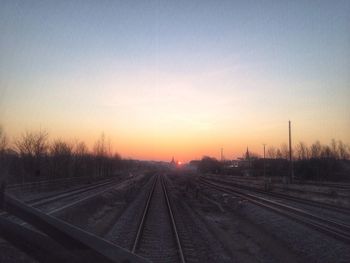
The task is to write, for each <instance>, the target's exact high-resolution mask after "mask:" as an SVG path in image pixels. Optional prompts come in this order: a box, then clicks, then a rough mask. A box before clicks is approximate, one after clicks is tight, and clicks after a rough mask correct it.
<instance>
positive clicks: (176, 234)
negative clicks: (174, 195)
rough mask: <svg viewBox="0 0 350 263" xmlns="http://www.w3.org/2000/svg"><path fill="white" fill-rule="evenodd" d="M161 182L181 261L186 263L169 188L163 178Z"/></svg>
mask: <svg viewBox="0 0 350 263" xmlns="http://www.w3.org/2000/svg"><path fill="white" fill-rule="evenodd" d="M161 178H162V179H161V182H162V187H163V192H164V194H165V199H166V203H167V207H168V211H169V215H170V218H171V222H172V227H173V231H174V234H175V237H176V243H177V247H178V249H179V255H180V259H181V262H182V263H185V262H186V260H185V256H184V253H183V250H182V245H181V241H180V237H179V234H178V231H177V227H176V223H175V218H174V213H173V211H172V209H171V205H170V199H169V196H168V192H167V188H166V183H165V181H164V180H165V179H164V178H163V177H161Z"/></svg>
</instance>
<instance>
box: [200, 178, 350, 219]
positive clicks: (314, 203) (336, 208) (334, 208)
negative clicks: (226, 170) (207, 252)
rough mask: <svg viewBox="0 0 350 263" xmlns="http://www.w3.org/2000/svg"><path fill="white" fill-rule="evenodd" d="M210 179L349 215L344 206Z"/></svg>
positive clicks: (349, 211)
mask: <svg viewBox="0 0 350 263" xmlns="http://www.w3.org/2000/svg"><path fill="white" fill-rule="evenodd" d="M204 179H207V178H204ZM210 180H213V181H216V182H218V183H228V184H230V185H231V186H234V187H239V188H241V189H246V190H249V191H254V192H257V193H261V194H265V195H269V196H273V197H278V198H282V199H286V200H290V201H294V202H298V203H302V204H306V205H310V206H314V207H319V208H323V209H328V210H332V211H335V212H338V213H343V214H348V215H350V209H348V208H346V207H341V206H335V205H331V204H326V203H321V202H317V201H312V200H306V199H302V198H299V197H294V196H290V195H286V194H281V193H273V192H266V191H264V190H261V189H257V188H255V187H251V186H247V185H241V184H238V183H236V182H233V181H230V180H222V179H217V178H212V177H211V178H210Z"/></svg>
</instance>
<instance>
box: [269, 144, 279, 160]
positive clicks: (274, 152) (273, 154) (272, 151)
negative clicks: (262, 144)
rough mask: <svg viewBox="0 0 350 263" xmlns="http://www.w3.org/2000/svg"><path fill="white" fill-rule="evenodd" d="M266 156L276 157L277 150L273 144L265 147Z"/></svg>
mask: <svg viewBox="0 0 350 263" xmlns="http://www.w3.org/2000/svg"><path fill="white" fill-rule="evenodd" d="M267 157H268V158H272V159H274V158H276V157H277V150H276V148H275V147H273V146H270V147H269V148H268V149H267Z"/></svg>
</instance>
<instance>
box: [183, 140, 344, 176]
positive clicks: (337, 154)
mask: <svg viewBox="0 0 350 263" xmlns="http://www.w3.org/2000/svg"><path fill="white" fill-rule="evenodd" d="M265 157H266V158H265V160H264V159H263V155H262V154H257V153H253V152H249V157H248V156H247V155H246V153H244V154H243V155H242V158H240V165H238V167H234V166H233V163H232V161H231V160H226V161H224V162H222V161H218V160H217V159H215V158H213V157H209V156H204V157H203V158H202V159H201V160H198V161H196V160H194V161H191V162H190V164H192V165H194V166H196V167H197V168H198V170H199V171H200V172H203V173H217V174H220V173H221V174H228V173H229V174H235V175H243V174H247V171H248V170H249V171H248V172H249V173H248V174H251V175H256V176H262V175H263V174H264V165H265V173H266V175H267V176H274V177H282V176H288V175H289V172H290V170H289V169H290V163H289V147H288V146H287V144H282V145H281V147H279V148H277V147H274V146H270V147H268V148H267V151H266V154H265ZM248 158H249V160H248ZM292 158H293V171H294V175H295V178H296V179H299V180H330V181H339V180H350V160H349V159H350V147H349V145H347V144H345V143H343V142H342V141H340V140H339V141H337V140H334V139H333V140H332V141H331V143H330V144H328V145H327V144H321V143H320V142H319V141H316V142H314V143H312V144H311V145H310V146H308V145H307V144H306V143H304V142H299V143H297V144H296V145H295V146H294V147H293V149H292Z"/></svg>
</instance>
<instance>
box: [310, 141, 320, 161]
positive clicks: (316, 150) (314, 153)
mask: <svg viewBox="0 0 350 263" xmlns="http://www.w3.org/2000/svg"><path fill="white" fill-rule="evenodd" d="M321 152H322V145H321V143H320V142H319V141H316V142H315V143H313V144H312V145H311V147H310V153H311V158H314V159H318V158H320V157H321Z"/></svg>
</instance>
